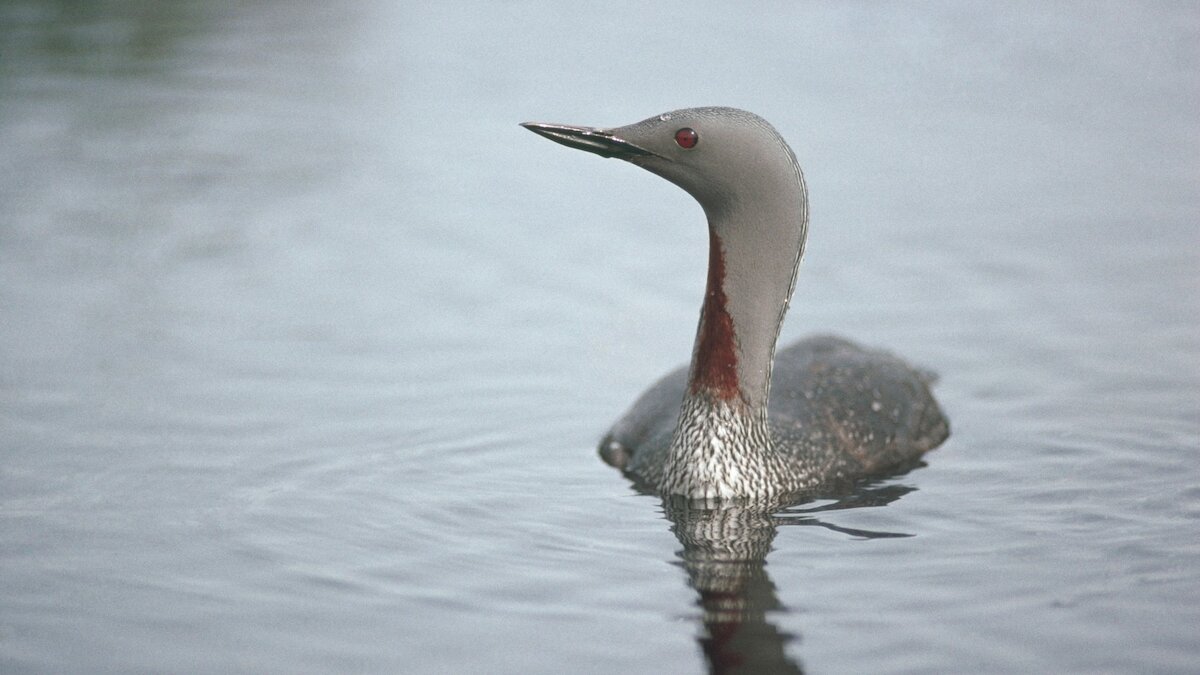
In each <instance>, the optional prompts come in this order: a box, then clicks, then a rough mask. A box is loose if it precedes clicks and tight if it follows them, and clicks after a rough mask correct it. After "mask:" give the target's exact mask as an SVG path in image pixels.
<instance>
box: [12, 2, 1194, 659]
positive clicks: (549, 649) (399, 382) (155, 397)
mask: <svg viewBox="0 0 1200 675" xmlns="http://www.w3.org/2000/svg"><path fill="white" fill-rule="evenodd" d="M0 26H2V28H0V148H3V150H2V151H0V453H2V454H0V457H2V458H3V459H2V461H0V670H3V671H4V672H79V671H87V672H122V673H128V672H213V673H216V672H222V673H224V672H288V673H297V672H413V673H433V672H522V673H559V672H597V673H607V672H705V671H706V670H712V671H720V670H721V669H723V668H724V669H732V667H733V666H734V665H736V664H737V663H739V662H740V663H743V664H747V665H748V666H752V667H755V668H758V669H759V671H760V672H764V671H766V670H767V669H774V670H777V671H780V672H794V671H795V670H797V669H804V670H806V671H809V672H866V671H869V672H901V671H910V672H911V671H918V672H938V671H940V672H953V671H959V672H961V671H967V670H972V671H987V672H1029V671H1042V672H1096V671H1107V672H1132V671H1136V672H1183V671H1195V670H1198V669H1200V642H1197V640H1196V637H1195V635H1196V634H1195V630H1196V626H1198V625H1200V609H1198V608H1200V536H1198V535H1200V527H1198V523H1200V480H1198V478H1200V476H1198V474H1197V468H1196V467H1197V462H1196V453H1197V451H1198V450H1200V441H1198V439H1200V337H1198V336H1200V331H1197V327H1198V326H1200V264H1198V262H1200V261H1198V255H1197V253H1196V251H1197V250H1200V194H1198V192H1200V191H1198V190H1197V180H1198V179H1200V147H1198V146H1200V122H1198V121H1197V118H1196V116H1195V111H1196V110H1198V109H1200V78H1198V75H1197V73H1198V72H1200V67H1198V66H1200V64H1198V60H1200V12H1197V11H1196V10H1195V9H1194V8H1192V7H1190V6H1188V5H1186V4H1178V5H1129V4H1127V3H1115V4H1095V3H1083V4H1076V5H1058V4H1056V5H1054V6H1042V5H1035V4H1028V5H1004V6H1000V7H984V6H971V7H964V6H960V5H957V4H947V5H938V4H932V5H923V6H921V7H920V8H919V9H909V8H901V7H898V6H897V7H891V8H882V7H876V6H870V7H860V6H856V5H836V4H828V5H827V4H802V5H796V6H787V7H784V6H777V7H774V8H770V9H768V10H757V11H753V12H751V11H748V10H741V9H735V8H730V7H724V6H722V5H720V4H719V3H713V4H712V5H711V6H707V5H705V4H702V3H701V4H697V3H693V4H692V5H689V6H688V7H687V8H674V9H665V8H664V9H647V8H644V7H641V6H639V5H635V4H617V5H611V4H609V5H605V6H604V7H603V8H591V9H587V8H585V9H582V10H581V9H580V8H577V7H570V8H567V7H562V8H560V7H557V6H550V5H535V4H512V5H510V4H503V5H495V6H493V5H490V4H481V5H477V6H465V7H461V8H450V7H443V8H434V7H422V6H418V5H415V4H414V5H412V6H406V5H403V4H401V5H399V6H397V5H396V4H395V3H356V4H355V6H354V8H353V9H346V8H339V9H331V8H330V7H329V6H327V4H326V3H317V2H302V3H276V2H269V1H263V2H255V3H232V2H215V3H182V2H181V3H173V2H168V3H139V2H133V1H118V0H112V1H109V2H96V3H84V4H80V3H71V2H51V1H32V0H29V1H23V2H22V1H17V2H9V3H6V4H5V5H4V6H3V7H2V8H0ZM705 104H722V105H736V106H739V107H744V108H747V109H750V110H754V111H755V112H758V113H760V114H762V115H763V116H765V117H767V118H768V119H770V120H772V121H773V122H774V123H775V125H776V126H777V127H778V128H779V129H780V130H781V132H782V133H783V134H784V136H785V137H787V138H788V139H789V140H790V142H791V143H792V145H793V147H794V148H795V150H796V152H797V155H798V156H799V158H800V160H801V163H802V164H803V165H804V167H805V169H806V172H807V176H808V181H809V185H810V188H811V192H812V200H813V223H812V228H811V236H810V241H809V249H808V253H807V256H806V260H805V263H804V266H803V267H802V270H801V275H800V282H799V291H798V295H797V298H796V300H795V302H794V304H793V311H792V313H791V314H790V317H789V321H788V323H787V324H786V325H785V328H784V338H785V339H791V338H795V337H798V336H800V335H803V334H805V333H809V332H814V331H835V332H838V333H842V334H845V335H847V336H850V337H852V338H855V339H858V340H860V341H863V342H866V343H868V344H872V345H880V346H886V347H888V348H890V349H893V350H895V351H897V352H899V353H902V354H904V355H906V356H907V357H909V358H911V359H912V360H914V361H915V362H918V363H921V364H924V365H928V366H931V367H934V368H936V369H937V370H939V371H940V372H941V374H942V380H941V383H940V384H939V388H938V395H939V399H940V400H941V401H942V403H943V405H944V407H945V408H946V410H947V412H948V415H949V416H950V419H951V421H952V424H953V435H952V437H951V439H950V440H949V441H948V442H947V443H946V445H944V446H943V447H942V448H940V449H939V450H938V451H936V452H935V453H934V454H932V455H931V456H930V457H929V461H928V465H927V466H926V467H923V468H919V469H917V470H915V471H913V472H911V473H909V474H907V475H904V476H899V477H894V478H890V479H887V480H884V481H881V482H879V483H876V484H874V485H870V486H866V487H865V488H864V489H862V490H860V491H859V492H856V493H853V494H850V495H845V496H843V497H842V498H841V499H829V500H820V501H816V502H811V503H808V504H802V505H798V506H796V507H794V508H792V509H789V510H787V511H785V512H783V513H780V514H776V515H775V516H773V517H771V518H767V517H765V516H763V515H762V514H741V513H737V512H717V513H707V514H706V513H700V514H690V515H687V516H683V517H681V516H680V514H679V513H677V512H675V511H673V510H671V509H664V505H663V504H662V503H661V502H660V500H658V499H656V498H653V497H647V496H642V495H638V494H637V493H636V492H634V491H633V490H632V489H630V487H629V485H628V484H627V483H626V482H625V481H623V480H622V479H621V478H620V477H619V476H618V475H617V474H615V473H613V472H612V471H611V470H610V469H609V468H608V467H606V466H604V465H603V464H602V463H601V462H600V461H599V460H598V459H597V458H596V457H595V455H594V448H593V446H594V443H595V442H596V440H597V439H598V438H599V436H600V435H601V434H602V433H603V432H604V431H605V430H606V428H607V426H608V424H609V423H610V422H611V421H612V420H613V419H615V418H616V417H617V415H619V414H620V413H621V412H622V411H623V410H624V407H625V406H626V405H628V404H629V402H631V401H632V399H633V398H634V397H635V396H636V395H637V393H639V392H640V391H641V389H642V388H643V387H645V386H647V385H648V384H649V383H650V382H651V381H653V380H654V379H655V378H656V377H657V376H658V375H659V374H661V373H662V372H665V371H666V370H667V369H669V368H671V367H674V366H675V365H677V364H678V363H679V362H680V361H681V360H682V359H683V358H685V357H686V355H687V354H688V352H689V349H690V344H691V337H692V335H691V332H692V330H694V327H695V320H696V311H697V308H698V305H699V299H700V294H701V290H702V287H703V278H704V269H703V265H704V262H705V255H704V246H705V241H704V237H703V231H702V229H701V227H702V225H701V220H700V218H701V214H700V211H699V208H698V207H696V206H695V205H694V204H692V203H691V202H690V201H689V199H688V198H687V197H686V195H684V194H683V193H682V192H680V191H678V190H676V189H675V188H673V187H672V186H670V185H668V184H667V183H665V182H663V181H660V180H656V179H654V178H653V177H651V176H649V175H647V174H644V172H640V171H638V170H637V169H635V168H633V167H630V166H628V165H624V164H621V163H619V162H615V161H602V160H600V159H599V158H596V157H593V156H588V155H585V154H583V153H578V152H574V153H573V152H570V151H568V150H566V149H564V148H561V147H558V146H555V145H553V144H550V143H547V142H545V141H544V140H542V139H538V138H536V137H534V136H533V135H531V134H529V133H528V132H526V131H524V130H522V129H520V128H519V127H517V126H516V125H517V123H518V122H521V121H525V120H531V119H532V120H542V121H559V122H576V123H595V124H606V125H608V124H622V123H627V122H631V121H635V120H637V119H641V118H642V117H645V116H648V115H651V114H654V113H657V112H661V111H664V110H669V109H672V108H676V107H682V106H687V105H705ZM764 562H765V564H764Z"/></svg>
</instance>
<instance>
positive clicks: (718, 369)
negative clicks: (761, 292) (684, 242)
mask: <svg viewBox="0 0 1200 675" xmlns="http://www.w3.org/2000/svg"><path fill="white" fill-rule="evenodd" d="M726 302H727V298H726V297H725V251H724V250H722V248H721V239H720V238H719V237H718V236H717V234H716V233H715V232H713V231H711V230H710V231H709V235H708V288H707V290H706V291H705V292H704V308H703V309H702V310H701V312H700V330H699V334H698V335H697V337H696V355H695V359H696V363H695V367H694V368H693V370H692V381H691V382H690V383H689V389H690V391H691V393H693V394H697V393H700V392H701V391H708V392H709V393H711V394H713V395H714V396H716V397H717V398H720V399H724V400H726V401H729V400H733V399H734V398H737V397H738V396H739V395H740V394H741V389H740V387H739V385H738V372H737V363H738V356H737V344H736V342H735V340H736V339H737V337H736V336H735V335H734V331H733V317H731V316H729V311H728V310H727V309H726V307H725V303H726Z"/></svg>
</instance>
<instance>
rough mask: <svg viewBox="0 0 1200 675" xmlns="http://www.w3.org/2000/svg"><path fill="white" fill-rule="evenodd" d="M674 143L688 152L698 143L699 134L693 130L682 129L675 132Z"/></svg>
mask: <svg viewBox="0 0 1200 675" xmlns="http://www.w3.org/2000/svg"><path fill="white" fill-rule="evenodd" d="M675 142H676V143H677V144H678V145H679V147H681V148H683V149H684V150H690V149H691V148H694V147H696V144H697V143H699V142H700V134H698V133H696V130H695V129H691V128H689V127H684V128H682V129H680V130H679V131H676V132H675Z"/></svg>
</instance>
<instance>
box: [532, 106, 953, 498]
mask: <svg viewBox="0 0 1200 675" xmlns="http://www.w3.org/2000/svg"><path fill="white" fill-rule="evenodd" d="M521 126H523V127H525V128H526V129H528V130H530V131H532V132H534V133H536V134H538V135H540V136H543V137H545V138H547V139H549V140H552V141H555V142H557V143H560V144H562V145H565V146H567V147H569V148H575V149H578V150H584V151H587V152H590V153H593V154H597V155H600V156H601V157H606V158H617V159H621V160H624V161H626V162H629V163H630V164H633V165H635V166H639V167H641V168H643V169H645V170H647V171H649V172H651V173H653V174H656V175H658V176H660V177H662V178H665V179H666V180H668V181H670V182H672V183H674V184H675V185H677V186H679V187H680V188H683V189H684V190H685V191H686V192H687V193H688V194H690V195H691V196H692V197H693V198H694V199H695V200H696V201H697V202H699V204H700V206H701V208H702V209H703V211H704V215H705V217H706V219H707V224H708V244H709V246H708V278H707V284H706V289H705V293H704V301H703V304H702V307H701V310H700V321H699V325H698V327H697V330H696V338H695V343H694V346H693V349H692V358H691V363H690V364H689V365H686V366H681V367H679V368H677V369H676V370H674V371H672V372H670V373H668V374H667V375H666V376H664V377H663V378H662V379H660V380H659V381H658V382H656V383H655V384H653V385H652V386H651V387H650V388H649V389H648V390H646V392H645V393H643V394H642V395H641V396H640V397H639V398H638V399H637V400H636V401H635V402H634V404H633V406H632V407H631V408H630V409H629V410H628V411H627V412H626V413H625V414H624V415H623V416H622V417H621V418H619V419H618V420H617V422H616V423H615V424H614V425H613V426H612V428H611V429H610V430H609V432H608V433H607V434H606V435H605V436H604V437H603V440H602V441H601V442H600V446H599V454H600V456H601V458H603V459H604V461H605V462H607V463H608V464H610V465H612V466H614V467H616V468H618V469H620V470H622V471H623V472H624V473H625V475H626V476H627V477H629V478H630V479H631V480H632V481H633V482H634V483H635V485H637V486H640V487H642V488H644V489H646V490H648V491H650V492H654V493H657V494H659V495H661V496H663V497H668V496H680V497H683V498H687V499H702V500H713V499H716V500H721V499H742V500H762V499H772V500H776V499H780V498H784V497H787V496H790V495H798V494H805V493H811V492H812V491H814V490H820V489H824V488H826V487H830V486H841V485H847V484H852V483H854V482H855V481H860V480H862V479H865V478H870V477H876V476H881V475H887V474H892V473H896V472H899V471H902V470H905V469H908V468H911V467H912V466H915V465H916V464H918V463H920V458H921V456H922V455H923V454H924V453H926V452H928V451H930V450H932V449H933V448H935V447H937V446H938V445H940V444H941V443H942V442H943V441H944V440H945V439H946V438H947V437H948V436H949V433H950V426H949V421H948V420H947V419H946V417H945V415H944V414H943V412H942V410H941V408H940V407H939V405H938V403H937V401H936V400H935V399H934V397H933V394H932V392H931V387H932V385H933V383H934V382H935V380H936V375H935V374H933V373H932V372H931V371H927V370H923V369H920V368H916V367H914V366H911V365H909V364H908V363H906V362H905V361H903V360H902V359H900V358H899V357H897V356H894V355H893V354H891V353H889V352H887V351H883V350H878V349H870V348H865V347H862V346H859V345H858V344H856V343H854V342H851V341H850V340H847V339H844V338H841V337H836V336H832V335H815V336H812V337H807V338H804V339H801V340H799V341H798V342H795V343H793V344H790V345H788V346H786V347H784V348H783V349H780V350H778V352H776V345H777V342H778V339H779V332H780V326H781V325H782V322H783V318H784V315H785V313H786V312H787V309H788V305H789V303H790V301H791V298H792V293H793V291H794V290H795V286H796V277H797V272H798V269H799V266H800V260H801V258H802V256H803V253H804V247H805V242H806V239H807V235H808V189H807V186H806V184H805V180H804V174H803V173H802V171H801V169H800V165H799V163H798V162H797V160H796V156H795V153H793V151H792V149H791V147H789V146H788V144H787V142H786V141H785V140H784V139H783V137H782V136H781V135H780V134H779V132H778V131H776V130H775V128H774V127H773V126H771V124H770V123H768V122H767V121H766V120H764V119H763V118H761V117H759V116H758V115H755V114H753V113H750V112H747V111H745V110H740V109H737V108H729V107H700V108H686V109H681V110H674V111H671V112H666V113H662V114H660V115H655V116H653V117H650V118H647V119H645V120H642V121H640V122H636V123H634V124H630V125H627V126H621V127H615V128H605V127H588V126H576V125H567V124H548V123H542V122H525V123H522V124H521Z"/></svg>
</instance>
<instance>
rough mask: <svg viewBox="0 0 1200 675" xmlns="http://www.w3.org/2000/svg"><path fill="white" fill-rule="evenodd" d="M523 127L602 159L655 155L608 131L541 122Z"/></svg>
mask: <svg viewBox="0 0 1200 675" xmlns="http://www.w3.org/2000/svg"><path fill="white" fill-rule="evenodd" d="M521 126H523V127H525V128H526V129H528V130H530V131H532V132H533V133H535V134H537V135H538V136H544V137H546V138H549V139H550V140H552V141H554V142H555V143H561V144H563V145H565V146H567V147H568V148H575V149H576V150H586V151H587V152H591V153H595V154H597V155H600V156H601V157H616V158H618V159H631V158H633V157H645V156H647V155H653V154H654V153H652V152H650V151H649V150H646V149H643V148H639V147H638V146H636V145H634V144H633V143H630V142H629V141H627V140H625V139H623V138H619V137H617V136H615V135H613V132H611V131H609V130H607V129H596V128H593V127H573V126H570V125H566V124H543V123H541V122H523V123H522V124H521Z"/></svg>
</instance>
